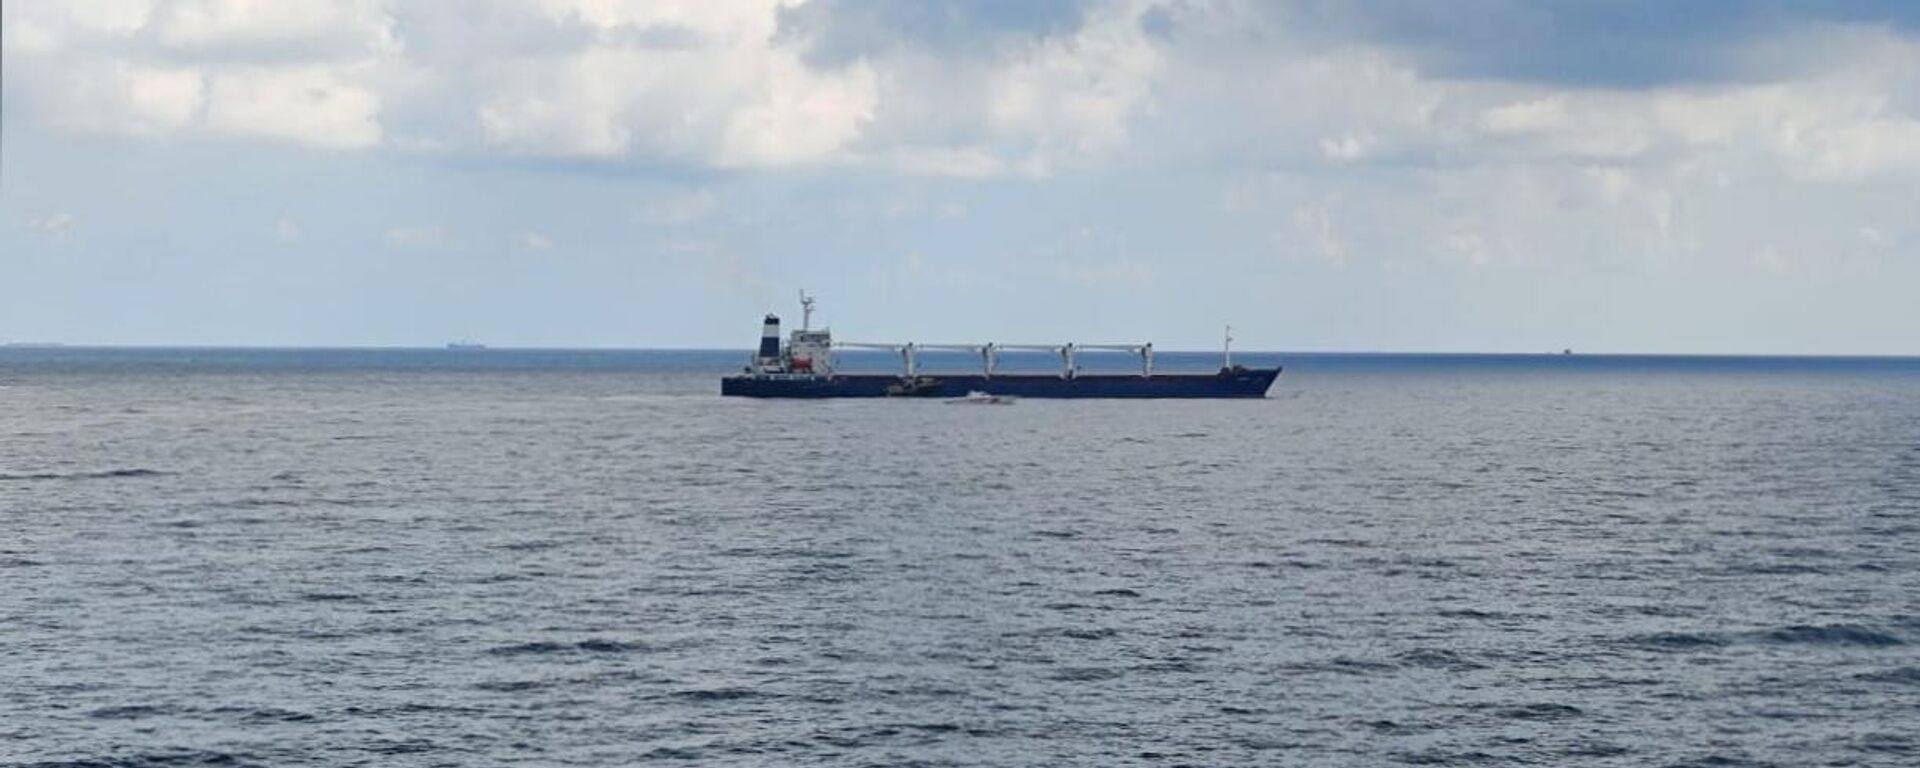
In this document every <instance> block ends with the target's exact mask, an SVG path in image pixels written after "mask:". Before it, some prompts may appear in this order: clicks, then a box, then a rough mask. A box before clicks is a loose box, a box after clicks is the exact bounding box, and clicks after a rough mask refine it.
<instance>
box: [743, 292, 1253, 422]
mask: <svg viewBox="0 0 1920 768" xmlns="http://www.w3.org/2000/svg"><path fill="white" fill-rule="evenodd" d="M813 302H814V299H813V297H811V296H808V295H807V294H806V292H805V291H802V292H801V293H800V307H801V313H802V314H801V321H800V328H799V330H796V331H794V332H793V334H792V335H791V336H790V337H789V338H788V339H787V342H786V343H785V344H784V345H783V344H781V343H780V318H779V316H777V315H772V314H769V315H767V316H766V319H765V321H764V323H763V324H762V326H761V330H760V348H759V349H758V350H757V351H756V352H755V353H754V356H753V358H752V360H751V361H749V363H748V364H747V366H746V368H745V370H743V371H742V372H741V373H739V374H736V375H732V376H726V377H723V378H722V379H721V380H720V394H721V395H726V396H735V397H790V398H825V397H939V398H966V397H978V396H994V395H1002V396H1012V397H1034V398H1260V397H1266V395H1267V389H1268V388H1270V387H1272V386H1273V382H1274V379H1276V378H1278V377H1279V376H1280V366H1274V367H1272V368H1249V367H1246V366H1242V365H1235V364H1234V363H1233V328H1232V326H1228V327H1227V335H1226V338H1225V342H1224V343H1223V344H1222V346H1221V351H1220V354H1221V360H1220V370H1219V371H1217V372H1214V373H1156V372H1154V370H1153V344H1152V343H1150V342H1149V343H1145V344H1075V343H1072V342H1069V343H1066V344H1062V345H1051V344H995V343H987V344H918V343H914V342H907V343H905V344H869V343H855V342H836V341H834V340H833V334H832V332H831V331H829V330H827V329H825V328H820V329H815V328H813V327H812V326H813ZM848 348H854V349H878V350H886V351H890V352H894V353H896V354H898V355H900V361H901V372H900V373H898V374H885V373H851V374H848V373H840V372H838V371H837V370H835V362H834V351H835V350H837V349H848ZM921 350H942V351H964V352H972V353H974V354H977V355H979V357H980V370H979V372H978V373H923V372H922V371H920V369H919V367H918V360H917V355H918V353H919V352H920V351H921ZM1003 350H1021V351H1044V352H1054V353H1057V354H1058V355H1059V356H1060V363H1061V365H1060V372H1059V373H1057V374H1044V373H1039V374H1036V373H1016V374H1003V373H999V372H997V371H996V370H995V364H996V363H997V361H998V354H999V353H1000V352H1001V351H1003ZM1082 350H1104V351H1114V352H1126V353H1130V354H1134V355H1138V356H1139V358H1140V372H1139V373H1136V374H1127V373H1099V374H1083V373H1081V372H1080V369H1079V366H1078V365H1076V363H1075V355H1077V354H1078V353H1079V352H1080V351H1082Z"/></svg>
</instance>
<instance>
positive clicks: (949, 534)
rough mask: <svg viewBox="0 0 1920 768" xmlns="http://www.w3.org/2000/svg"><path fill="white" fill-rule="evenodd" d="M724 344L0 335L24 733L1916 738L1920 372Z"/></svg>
mask: <svg viewBox="0 0 1920 768" xmlns="http://www.w3.org/2000/svg"><path fill="white" fill-rule="evenodd" d="M742 355H743V353H738V352H727V353H704V352H669V353H663V352H558V351H507V350H486V351H446V350H420V351H364V350H338V351H284V350H93V349H5V350H0V762H4V763H8V764H26V765H39V764H46V765H75V766H79V765H85V766H107V765H114V766H119V765H125V766H192V765H222V766H243V765H262V766H283V765H302V764H311V765H381V766H384V765H498V764H527V765H630V764H637V763H652V762H660V763H681V764H743V765H795V764H819V765H898V764H924V765H1061V764H1081V765H1130V764H1138V765H1183V764H1186V765H1268V764H1278V765H1349V766H1373V765H1391V764H1421V765H1617V766H1642V765H1656V766H1657V765H1717V766H1727V765H1793V766H1798V765H1861V766H1865V765H1885V766H1911V765H1916V764H1920V361H1915V360H1886V359H1852V360H1807V359H1762V358H1609V357H1590V356H1584V355H1579V356H1572V357H1550V356H1494V357H1480V356H1395V355H1283V356H1279V358H1278V359H1280V360H1282V361H1284V362H1285V363H1286V364H1287V366H1288V373H1287V375H1285V376H1283V377H1281V380H1280V383H1279V384H1278V385H1277V386H1276V388H1275V389H1274V391H1273V393H1272V397H1271V399H1268V400H1265V401H1251V402H1237V401H1216V402H1177V401H1168V402H1103V401H1038V400H1030V401H1023V402H1020V403H1018V404H1017V405H1014V406H1012V407H985V408H982V407H954V406H947V405H943V404H941V403H937V402H926V401H889V400H873V401H837V402H816V403H803V402H767V401H748V400H727V399H721V398H719V397H717V396H716V394H715V392H716V391H717V389H718V382H717V377H718V376H719V375H720V374H722V373H725V372H728V371H730V370H732V369H734V368H735V367H737V366H738V365H739V364H740V362H741V360H742ZM1238 357H1240V358H1241V361H1243V362H1247V363H1250V364H1261V363H1265V362H1269V361H1271V360H1273V359H1276V358H1274V357H1272V356H1256V355H1244V356H1238ZM1169 360H1171V361H1172V363H1171V364H1187V365H1193V366H1201V367H1204V366H1206V365H1210V364H1212V363H1213V362H1215V359H1214V358H1212V357H1210V356H1206V355H1195V356H1192V357H1181V356H1177V355H1176V356H1167V355H1162V356H1161V362H1162V365H1163V366H1166V365H1170V363H1169V362H1168V361H1169ZM873 362H874V364H875V365H876V367H877V366H879V365H884V363H885V359H884V358H876V359H875V360H874V361H873ZM964 362H965V361H964V360H956V361H954V364H956V365H961V364H964ZM1045 363H1046V361H1045V360H1043V359H1042V360H1036V361H1035V362H1034V364H1035V365H1044V364H1045ZM1091 364H1101V363H1091ZM1111 364H1112V365H1116V366H1122V367H1124V366H1125V365H1127V364H1129V363H1128V361H1127V360H1125V359H1124V357H1120V358H1117V359H1115V360H1114V361H1112V362H1111Z"/></svg>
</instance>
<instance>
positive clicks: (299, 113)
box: [204, 67, 380, 149]
mask: <svg viewBox="0 0 1920 768" xmlns="http://www.w3.org/2000/svg"><path fill="white" fill-rule="evenodd" d="M379 110H380V102H379V98H378V97H377V96H375V95H374V93H373V92H372V91H371V90H369V89H367V88H365V87H362V86H358V85H355V84H353V83H352V82H351V81H350V80H349V76H346V75H344V74H343V73H341V72H338V71H335V70H330V69H327V68H323V67H258V68H235V69H228V70H225V71H222V72H220V73H218V74H215V75H214V76H212V77H211V78H209V80H208V86H207V99H206V117H205V123H204V125H205V128H206V130H209V131H213V132H217V133H225V134H231V135H234V136H253V137H263V138H272V139H284V140H287V141H292V142H296V143H301V144H309V145H313V146H318V147H328V148H333V149H358V148H363V147H371V146H374V145H376V144H378V143H379V142H380V124H379V122H378V113H379Z"/></svg>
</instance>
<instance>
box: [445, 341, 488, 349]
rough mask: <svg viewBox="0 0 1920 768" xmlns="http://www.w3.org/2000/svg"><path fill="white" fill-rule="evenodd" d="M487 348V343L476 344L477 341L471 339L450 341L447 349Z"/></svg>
mask: <svg viewBox="0 0 1920 768" xmlns="http://www.w3.org/2000/svg"><path fill="white" fill-rule="evenodd" d="M486 348H487V345H485V344H476V343H474V342H471V341H449V342H447V349H486Z"/></svg>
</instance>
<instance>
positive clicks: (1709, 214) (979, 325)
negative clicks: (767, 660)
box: [0, 0, 1920, 355]
mask: <svg viewBox="0 0 1920 768" xmlns="http://www.w3.org/2000/svg"><path fill="white" fill-rule="evenodd" d="M0 14H4V16H3V18H0V24H3V27H4V29H3V30H0V43H3V44H4V54H3V55H0V58H3V59H4V61H3V62H0V63H3V64H4V74H3V75H0V88H3V90H4V93H3V95H4V115H3V116H0V129H3V130H4V135H3V136H0V341H30V342H64V343H70V344H139V345H148V344H190V345H265V346H278V345H383V346H384V345H395V346H409V345H412V346H437V345H440V344H443V343H446V342H448V341H452V340H465V341H475V342H483V343H488V344H492V345H497V346H547V347H620V348H632V347H704V348H746V347H749V346H751V345H752V344H753V343H754V341H755V338H756V336H757V334H758V331H759V325H760V317H761V315H762V314H763V313H766V312H770V311H771V312H777V313H780V314H781V315H782V316H784V317H786V318H788V320H789V322H792V321H795V320H797V319H798V316H799V308H798V306H797V302H796V301H795V294H796V292H797V291H798V290H800V289H802V288H804V289H806V290H808V291H810V292H812V293H814V294H817V295H818V296H819V297H820V299H819V306H820V310H819V312H818V314H817V316H816V321H817V323H828V324H831V325H832V327H833V328H834V330H835V333H836V335H837V336H838V337H840V338H844V339H848V340H858V341H890V342H891V341H907V340H915V341H920V342H923V343H934V342H984V341H996V342H1000V343H1058V342H1063V341H1069V340H1071V341H1078V342H1081V343H1097V342H1139V341H1152V342H1154V343H1155V345H1156V346H1158V347H1160V348H1162V349H1178V348H1195V349H1206V348H1213V347H1215V346H1216V345H1217V344H1218V343H1219V337H1220V333H1221V326H1222V325H1223V324H1227V323H1231V324H1233V326H1234V329H1235V332H1234V336H1235V340H1236V346H1237V347H1238V348H1243V349H1264V350H1300V351H1484V352H1546V351H1558V350H1560V349H1563V348H1572V349H1575V350H1577V351H1591V352H1646V353H1732V354H1737V353H1782V354H1907V355H1911V354H1920V215H1916V212H1920V3H1911V2H1884V3H1874V2H1857V1H1851V0H1833V1H1830V2H1811V1H1808V2H1789V1H1787V0H1774V1H1771V2H1769V1H1766V0H1754V1H1752V2H1728V1H1726V0H1699V1H1698V2H1681V3H1676V2H1671V0H1647V1H1642V0H1604V1H1603V0H1561V1H1559V2H1518V1H1517V0H1455V1H1452V2H1444V3H1442V2H1430V1H1425V0H1372V1H1370V2H1364V3H1362V2H1338V1H1335V0H1256V1H1248V2H1238V1H1229V0H1220V1H1215V0H973V1H972V2H961V3H953V4H946V5H939V4H934V3H931V2H921V1H920V0H810V1H808V2H789V1H788V0H740V1H739V2H714V1H711V0H686V1H684V2H674V1H662V2H639V1H637V0H462V1H461V2H444V1H443V0H7V2H5V3H4V4H0Z"/></svg>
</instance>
